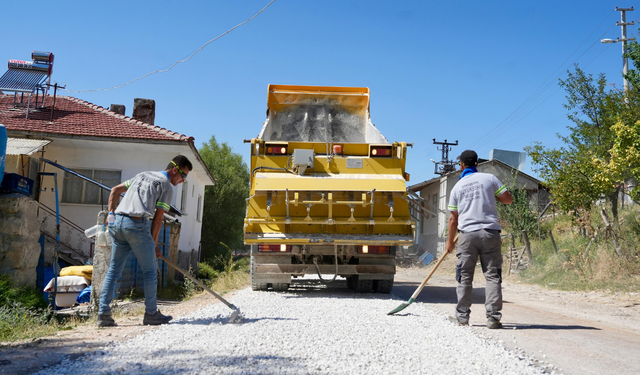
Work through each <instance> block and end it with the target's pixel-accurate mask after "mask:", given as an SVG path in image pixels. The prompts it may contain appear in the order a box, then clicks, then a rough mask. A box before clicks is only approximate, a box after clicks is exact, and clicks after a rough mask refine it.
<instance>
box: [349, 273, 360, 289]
mask: <svg viewBox="0 0 640 375" xmlns="http://www.w3.org/2000/svg"><path fill="white" fill-rule="evenodd" d="M357 282H358V276H347V288H349V289H351V290H356V283H357Z"/></svg>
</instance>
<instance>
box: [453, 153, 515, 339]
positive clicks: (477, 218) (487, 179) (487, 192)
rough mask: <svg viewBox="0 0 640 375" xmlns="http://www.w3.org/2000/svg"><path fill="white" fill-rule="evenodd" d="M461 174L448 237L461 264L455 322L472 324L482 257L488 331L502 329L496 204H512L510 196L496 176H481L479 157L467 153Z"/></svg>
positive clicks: (454, 189)
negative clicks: (475, 279) (476, 274)
mask: <svg viewBox="0 0 640 375" xmlns="http://www.w3.org/2000/svg"><path fill="white" fill-rule="evenodd" d="M458 159H459V160H460V170H461V171H462V174H461V176H460V181H458V182H457V183H456V185H455V186H454V187H453V190H451V198H450V200H449V211H451V216H449V237H448V239H447V251H448V252H452V251H453V250H454V249H455V235H456V232H457V233H459V234H458V235H459V237H458V251H457V253H456V256H457V257H458V263H457V265H456V280H457V281H458V286H457V288H456V293H457V295H458V304H457V306H456V316H455V318H454V317H452V321H454V322H456V323H457V324H460V325H468V324H469V315H470V314H471V309H470V307H471V293H472V291H473V273H474V270H475V267H476V263H477V262H478V257H480V265H481V266H482V273H484V277H485V279H486V281H487V284H486V286H485V308H486V315H487V327H488V328H491V329H496V328H502V323H500V319H501V318H502V313H501V312H500V311H501V310H502V285H501V284H502V253H501V241H500V224H498V210H497V207H496V200H497V201H499V202H500V203H503V204H511V202H513V198H512V197H511V193H509V191H507V188H506V186H504V185H503V184H502V183H501V182H500V181H499V180H498V179H497V178H496V177H495V176H494V175H492V174H489V173H478V170H477V169H476V165H477V164H478V154H476V153H475V151H472V150H466V151H464V152H462V154H461V155H460V156H459V157H458Z"/></svg>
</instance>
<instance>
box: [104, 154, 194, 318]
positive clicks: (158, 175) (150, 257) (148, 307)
mask: <svg viewBox="0 0 640 375" xmlns="http://www.w3.org/2000/svg"><path fill="white" fill-rule="evenodd" d="M192 168H193V166H192V165H191V162H190V161H189V159H187V158H186V157H185V156H182V155H178V156H176V157H174V158H173V159H172V160H171V162H169V164H168V165H167V168H166V169H165V170H164V171H159V172H142V173H139V174H137V175H136V176H135V177H133V178H132V179H130V180H127V181H125V182H123V183H121V184H119V185H117V186H115V187H114V188H112V189H111V194H110V195H109V213H115V225H113V226H112V227H110V228H109V234H111V238H112V239H113V245H112V248H111V265H110V266H109V271H107V275H106V276H105V278H104V283H103V284H102V292H101V293H100V308H99V311H98V327H111V326H115V325H116V322H115V321H114V320H113V318H112V317H111V308H110V307H109V303H111V300H112V299H113V290H114V288H115V285H116V280H117V279H118V278H119V277H120V275H121V274H122V269H123V268H124V263H125V261H126V259H127V257H128V256H129V254H130V253H131V252H133V255H134V256H135V257H136V259H137V260H138V264H139V265H140V267H141V268H142V273H143V275H144V305H145V313H144V319H143V321H142V322H143V324H145V325H160V324H165V323H169V321H170V320H171V319H172V317H171V316H168V315H162V314H161V313H160V310H158V305H157V303H156V295H157V291H158V262H157V260H156V258H157V257H159V256H160V255H161V254H160V250H159V249H158V248H157V243H158V234H159V233H160V228H161V226H162V220H163V217H164V213H165V212H167V211H169V208H170V205H169V204H170V202H171V200H172V198H173V186H177V185H178V184H180V183H182V182H184V180H185V179H186V178H187V175H188V174H189V171H191V169H192ZM122 193H125V195H124V198H122V202H120V204H119V205H118V199H119V198H120V195H121V194H122ZM116 207H117V208H116Z"/></svg>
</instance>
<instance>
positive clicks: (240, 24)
mask: <svg viewBox="0 0 640 375" xmlns="http://www.w3.org/2000/svg"><path fill="white" fill-rule="evenodd" d="M275 1H276V0H271V1H270V2H269V4H267V5H266V6H265V7H264V8H262V10H260V11H259V12H258V13H256V14H254V15H253V16H252V17H251V18H249V19H247V20H246V21H244V22H242V23H239V24H237V25H235V26H234V27H232V28H230V29H229V30H227V31H225V32H224V33H222V34H220V35H218V36H217V37H215V38H213V39H211V40H210V41H208V42H206V43H205V44H203V45H202V47H200V48H198V49H197V50H196V51H195V52H193V53H192V54H191V55H190V56H189V57H187V58H186V59H183V60H179V61H176V62H174V63H173V64H171V66H169V67H168V68H167V69H162V70H156V71H153V72H150V73H147V74H145V75H143V76H141V77H138V78H136V79H133V80H131V81H129V82H127V83H123V84H121V85H119V86H113V87H110V88H108V89H93V90H78V91H74V90H68V89H63V90H65V91H68V92H76V93H78V92H95V91H110V90H115V89H119V88H121V87H123V86H126V85H129V84H132V83H134V82H136V81H139V80H141V79H143V78H146V77H148V76H150V75H152V74H156V73H166V72H168V71H170V70H171V69H173V67H174V66H176V65H178V64H180V63H183V62H187V61H189V60H191V58H192V57H193V56H195V55H196V53H198V52H200V51H201V50H202V49H204V47H206V46H208V45H209V44H211V43H213V42H215V41H216V40H218V39H220V38H222V37H223V36H225V35H227V34H229V33H230V32H232V31H233V30H235V29H237V28H238V27H240V26H242V25H244V24H245V23H247V22H249V21H251V20H252V19H254V18H256V17H257V16H258V15H259V14H260V13H262V12H264V11H265V10H266V9H267V8H268V7H269V6H270V5H271V4H273V3H274V2H275Z"/></svg>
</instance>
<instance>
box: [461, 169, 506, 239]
mask: <svg viewBox="0 0 640 375" xmlns="http://www.w3.org/2000/svg"><path fill="white" fill-rule="evenodd" d="M505 191H507V188H506V186H504V185H503V184H502V182H500V180H498V178H496V176H494V175H492V174H489V173H478V172H476V173H472V174H469V175H466V176H464V177H463V178H462V179H461V180H460V181H458V183H457V184H456V185H455V186H454V187H453V189H452V190H451V198H450V199H449V211H458V230H460V231H462V232H473V231H477V230H480V229H496V230H500V224H498V209H497V208H496V197H497V196H498V195H500V194H502V193H504V192H505Z"/></svg>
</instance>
